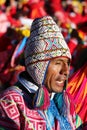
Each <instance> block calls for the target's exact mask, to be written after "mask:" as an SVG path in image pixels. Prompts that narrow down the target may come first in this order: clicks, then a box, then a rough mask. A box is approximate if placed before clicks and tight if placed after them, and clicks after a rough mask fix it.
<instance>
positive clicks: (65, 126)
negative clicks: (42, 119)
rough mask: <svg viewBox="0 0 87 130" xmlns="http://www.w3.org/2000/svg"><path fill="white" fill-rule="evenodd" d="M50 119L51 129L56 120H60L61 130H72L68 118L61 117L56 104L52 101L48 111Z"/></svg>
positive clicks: (48, 129)
mask: <svg viewBox="0 0 87 130" xmlns="http://www.w3.org/2000/svg"><path fill="white" fill-rule="evenodd" d="M47 115H48V119H49V122H50V124H51V127H53V126H54V120H55V119H56V120H58V122H59V124H60V130H72V128H71V125H70V123H69V122H68V119H67V117H65V116H64V115H63V116H62V115H60V113H59V111H58V109H57V107H56V105H55V103H54V101H53V100H51V101H50V106H49V108H48V111H47ZM47 130H50V127H49V123H47Z"/></svg>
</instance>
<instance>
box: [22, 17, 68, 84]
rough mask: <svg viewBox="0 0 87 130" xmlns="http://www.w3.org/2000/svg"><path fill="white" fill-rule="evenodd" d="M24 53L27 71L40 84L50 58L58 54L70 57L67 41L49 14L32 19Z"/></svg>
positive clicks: (58, 55)
mask: <svg viewBox="0 0 87 130" xmlns="http://www.w3.org/2000/svg"><path fill="white" fill-rule="evenodd" d="M24 54H25V65H26V68H27V71H28V73H29V74H30V76H31V77H32V78H33V79H34V81H35V82H36V83H37V84H38V85H40V86H41V85H42V83H43V80H44V76H45V72H46V69H47V66H48V63H49V61H50V59H52V58H56V57H60V56H64V57H68V58H69V59H71V54H70V50H69V48H68V46H67V43H66V42H65V39H64V37H63V35H62V33H61V31H60V28H59V27H58V25H57V24H56V23H55V21H54V20H53V18H52V17H51V16H44V17H42V18H37V19H35V20H34V21H33V23H32V26H31V32H30V37H29V39H28V41H27V44H26V47H25V51H24Z"/></svg>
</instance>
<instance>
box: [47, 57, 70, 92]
mask: <svg viewBox="0 0 87 130" xmlns="http://www.w3.org/2000/svg"><path fill="white" fill-rule="evenodd" d="M68 75H69V59H68V58H65V57H59V58H55V59H52V60H51V61H50V63H49V66H48V69H47V73H46V79H45V86H46V87H47V89H48V91H49V92H50V93H51V92H56V93H58V92H62V90H63V88H64V84H65V81H66V80H67V77H68Z"/></svg>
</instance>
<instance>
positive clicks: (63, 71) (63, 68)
mask: <svg viewBox="0 0 87 130" xmlns="http://www.w3.org/2000/svg"><path fill="white" fill-rule="evenodd" d="M60 74H63V75H65V76H68V75H69V65H68V63H66V62H63V64H62V66H61V70H60Z"/></svg>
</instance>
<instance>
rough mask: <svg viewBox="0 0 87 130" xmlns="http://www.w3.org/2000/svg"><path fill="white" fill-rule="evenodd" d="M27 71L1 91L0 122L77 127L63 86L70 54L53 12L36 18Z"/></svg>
mask: <svg viewBox="0 0 87 130" xmlns="http://www.w3.org/2000/svg"><path fill="white" fill-rule="evenodd" d="M24 55H25V66H26V72H22V73H20V75H19V78H18V83H17V84H16V85H15V86H13V87H10V88H8V89H7V90H6V91H5V92H3V93H2V94H1V99H0V124H1V126H2V127H3V128H7V129H9V130H66V129H68V130H75V115H74V107H73V104H72V103H71V101H70V100H69V99H68V95H67V94H66V92H65V90H64V88H65V87H66V84H67V79H68V75H69V62H70V59H71V54H70V51H69V48H68V46H67V44H66V42H65V40H64V38H63V36H62V34H61V32H60V29H59V27H58V26H57V24H56V23H55V22H54V20H53V19H52V18H51V17H50V16H45V17H42V18H38V19H35V20H34V21H33V23H32V26H31V32H30V37H29V39H28V40H27V44H26V47H25V50H24Z"/></svg>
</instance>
